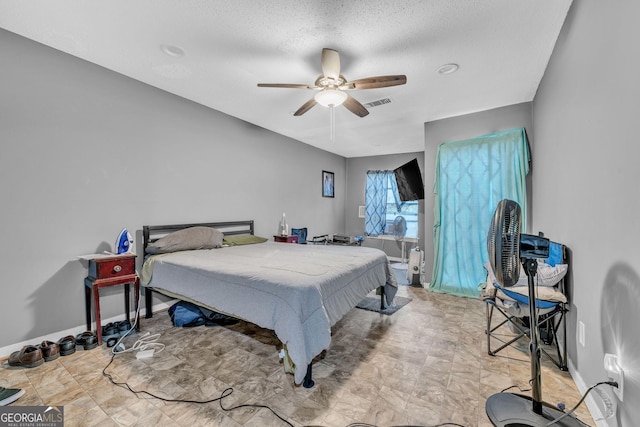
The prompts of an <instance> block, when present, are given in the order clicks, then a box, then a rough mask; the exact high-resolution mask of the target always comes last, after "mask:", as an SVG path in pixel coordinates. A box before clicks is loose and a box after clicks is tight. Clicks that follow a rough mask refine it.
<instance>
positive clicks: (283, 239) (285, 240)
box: [273, 236, 298, 243]
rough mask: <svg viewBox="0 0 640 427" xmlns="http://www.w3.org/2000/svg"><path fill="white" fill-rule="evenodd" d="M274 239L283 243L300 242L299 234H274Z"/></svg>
mask: <svg viewBox="0 0 640 427" xmlns="http://www.w3.org/2000/svg"><path fill="white" fill-rule="evenodd" d="M273 240H274V241H276V242H281V243H298V236H273Z"/></svg>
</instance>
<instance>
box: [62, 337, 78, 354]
mask: <svg viewBox="0 0 640 427" xmlns="http://www.w3.org/2000/svg"><path fill="white" fill-rule="evenodd" d="M58 347H59V348H60V356H68V355H70V354H73V353H75V352H76V339H75V338H74V337H73V335H67V336H66V337H62V338H60V339H59V340H58Z"/></svg>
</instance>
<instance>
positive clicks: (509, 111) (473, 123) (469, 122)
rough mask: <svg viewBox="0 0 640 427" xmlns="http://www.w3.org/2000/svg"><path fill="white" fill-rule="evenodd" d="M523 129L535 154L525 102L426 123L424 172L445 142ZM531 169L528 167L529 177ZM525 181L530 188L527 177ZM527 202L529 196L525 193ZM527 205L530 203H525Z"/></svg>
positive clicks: (429, 209) (429, 262)
mask: <svg viewBox="0 0 640 427" xmlns="http://www.w3.org/2000/svg"><path fill="white" fill-rule="evenodd" d="M521 127H523V128H525V129H526V130H527V136H528V138H529V144H530V146H531V149H532V150H535V148H534V147H535V144H534V143H533V135H532V129H533V125H532V104H531V103H530V102H525V103H522V104H516V105H510V106H507V107H501V108H494V109H492V110H487V111H481V112H478V113H472V114H466V115H463V116H458V117H451V118H448V119H442V120H435V121H432V122H427V123H425V125H424V133H425V136H424V139H425V147H424V162H425V164H426V165H427V168H428V170H430V171H434V170H435V165H436V154H437V152H438V146H439V145H440V144H442V143H443V142H447V141H460V140H464V139H468V138H473V137H475V136H481V135H486V134H489V133H493V132H497V131H500V130H508V129H514V128H521ZM533 169H534V166H533V165H532V174H533ZM532 174H530V176H529V178H528V184H529V187H530V180H531V175H532ZM425 178H426V180H425V183H424V186H425V190H426V191H425V208H424V211H425V224H426V225H425V230H426V232H425V236H427V237H428V238H427V239H426V242H425V243H426V245H425V269H424V271H425V275H426V277H425V281H426V282H430V281H431V278H432V274H433V257H434V246H433V222H434V214H433V206H434V204H433V203H434V195H433V185H434V182H435V175H434V174H433V173H430V174H426V175H425ZM528 195H529V198H531V193H530V192H529V193H528ZM529 205H531V203H529Z"/></svg>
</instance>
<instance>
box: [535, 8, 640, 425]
mask: <svg viewBox="0 0 640 427" xmlns="http://www.w3.org/2000/svg"><path fill="white" fill-rule="evenodd" d="M638 16H640V3H639V2H637V1H630V0H623V1H617V2H590V1H574V2H573V5H572V6H571V10H570V13H569V15H568V18H567V21H566V22H565V24H564V28H563V30H562V33H561V35H560V37H559V39H558V42H557V44H556V47H555V50H554V53H553V56H552V58H551V61H550V63H549V66H548V68H547V70H546V73H545V75H544V78H543V80H542V83H541V85H540V87H539V89H538V94H537V95H536V98H535V100H534V109H533V111H534V130H535V146H534V150H533V161H534V164H536V165H537V168H536V173H535V174H534V185H533V199H534V204H533V218H532V219H533V223H534V226H535V227H537V228H541V229H544V230H546V231H547V232H548V234H549V235H551V236H554V238H555V237H557V238H558V239H559V240H561V241H563V242H566V244H567V245H569V247H570V248H571V249H572V252H573V280H572V282H573V290H574V292H573V297H572V306H571V312H570V313H569V325H570V331H572V332H573V333H575V331H576V330H577V329H576V327H577V324H578V322H583V323H584V325H585V333H586V334H585V346H584V347H582V346H581V345H580V344H577V343H576V341H577V340H576V337H575V335H574V336H571V337H569V338H570V343H571V346H570V359H571V362H572V363H573V365H574V367H575V369H576V375H574V377H576V378H578V379H579V377H581V378H582V380H583V381H584V383H586V385H592V384H594V383H596V382H598V381H601V380H603V379H606V378H605V373H604V370H603V357H604V353H605V352H610V353H617V355H618V356H619V357H621V358H622V367H623V369H625V372H626V373H627V375H626V377H625V390H624V402H623V403H621V404H620V405H619V407H618V409H619V412H618V419H617V421H618V425H621V426H632V425H638V420H639V419H640V406H639V405H638V404H637V402H640V376H639V374H638V372H640V333H638V326H639V325H640V314H639V313H640V310H639V308H638V307H640V277H639V275H640V245H639V244H638V242H639V241H640V230H639V228H638V224H639V221H638V212H639V211H640V198H639V197H638V183H639V182H640V168H639V167H638V159H639V158H640V143H639V141H638V128H637V126H636V125H637V121H638V116H639V115H640V101H639V100H640V83H639V76H640V58H639V56H638V52H639V49H638V46H639V45H638V41H639V40H640V26H638V24H637V19H638ZM611 425H616V424H615V423H611Z"/></svg>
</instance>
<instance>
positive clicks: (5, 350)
mask: <svg viewBox="0 0 640 427" xmlns="http://www.w3.org/2000/svg"><path fill="white" fill-rule="evenodd" d="M176 301H178V300H171V301H167V302H161V303H158V304H156V305H154V306H153V308H152V311H153V312H154V313H155V312H157V311H161V310H165V309H167V308H169V307H171V305H172V304H173V303H174V302H176ZM140 311H141V312H142V313H141V314H142V317H143V318H144V308H141V309H140ZM129 316H130V317H134V316H135V312H131V313H130V314H129ZM122 317H123V315H122V314H121V315H118V316H113V317H110V318H108V319H100V320H101V322H100V323H101V324H102V325H106V324H107V323H109V322H117V321H120V320H122ZM92 327H95V322H93V324H92ZM86 330H87V325H86V324H82V325H81V326H75V327H73V328H69V329H65V330H64V331H58V332H54V333H51V334H48V335H43V336H41V337H36V338H31V339H29V340H28V341H22V342H19V343H15V344H11V345H8V346H5V347H0V360H4V359H8V358H9V355H10V354H11V353H13V352H14V351H19V350H20V349H22V347H24V346H25V345H37V344H40V343H41V342H42V341H53V342H58V340H59V339H60V338H62V337H66V336H67V335H73V336H74V337H75V336H76V335H78V334H80V333H82V332H84V331H86Z"/></svg>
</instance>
